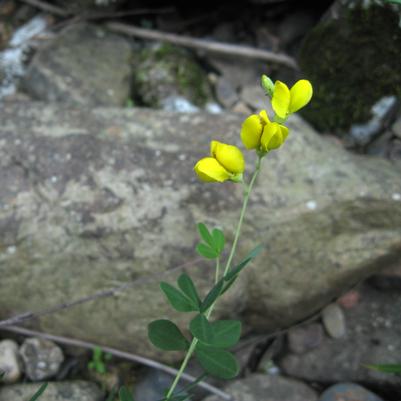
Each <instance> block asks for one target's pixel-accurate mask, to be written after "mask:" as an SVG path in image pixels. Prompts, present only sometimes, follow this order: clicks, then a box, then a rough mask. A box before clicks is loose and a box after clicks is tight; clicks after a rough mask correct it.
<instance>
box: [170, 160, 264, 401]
mask: <svg viewBox="0 0 401 401" xmlns="http://www.w3.org/2000/svg"><path fill="white" fill-rule="evenodd" d="M261 161H262V158H261V157H258V160H257V162H256V167H255V171H254V173H253V175H252V178H251V181H250V183H249V185H248V186H247V187H245V190H244V201H243V204H242V209H241V214H240V216H239V220H238V224H237V229H236V231H235V236H234V241H233V245H232V247H231V252H230V255H229V257H228V260H227V263H226V266H225V269H224V274H223V276H224V275H225V274H226V273H227V272H228V270H229V269H230V266H231V262H232V259H233V257H234V254H235V250H236V248H237V243H238V239H239V235H240V232H241V227H242V222H243V220H244V217H245V211H246V207H247V205H248V200H249V195H250V193H251V191H252V188H253V185H254V184H255V181H256V177H257V176H258V174H259V171H260V166H261ZM219 274H220V259H219V258H217V259H216V275H215V279H214V282H215V284H216V283H217V282H218V281H219ZM215 304H216V301H215V302H214V303H213V304H212V305H211V306H210V308H209V310H208V311H207V313H206V317H207V318H209V317H210V315H211V314H212V311H213V309H214V305H215ZM197 344H198V339H197V338H193V339H192V342H191V344H190V346H189V348H188V351H187V354H186V355H185V358H184V360H183V361H182V364H181V367H180V369H179V371H178V373H177V376H176V377H175V379H174V381H173V384H172V385H171V387H170V389H169V391H168V393H167V395H166V400H167V401H168V400H169V399H170V397H171V396H172V395H173V393H174V390H175V388H176V387H177V384H178V382H179V381H180V378H181V375H182V374H183V373H184V370H185V368H186V367H187V365H188V362H189V359H190V358H191V356H192V354H193V353H194V351H195V348H196V345H197Z"/></svg>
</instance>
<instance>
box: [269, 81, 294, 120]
mask: <svg viewBox="0 0 401 401" xmlns="http://www.w3.org/2000/svg"><path fill="white" fill-rule="evenodd" d="M289 106H290V90H289V89H288V86H287V85H286V84H285V83H284V82H281V81H276V83H275V84H274V92H273V98H272V107H273V110H274V112H275V113H276V114H277V115H278V116H279V117H280V118H286V117H287V113H288V107H289Z"/></svg>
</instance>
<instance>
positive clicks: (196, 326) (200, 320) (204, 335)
mask: <svg viewBox="0 0 401 401" xmlns="http://www.w3.org/2000/svg"><path fill="white" fill-rule="evenodd" d="M189 329H190V330H191V333H192V335H193V336H194V337H196V338H197V339H198V340H200V341H202V342H204V343H206V344H210V343H211V342H213V337H214V335H213V329H212V326H211V324H210V323H209V321H208V320H207V318H206V316H205V315H201V314H199V315H196V316H195V317H194V318H193V319H192V320H191V323H190V324H189Z"/></svg>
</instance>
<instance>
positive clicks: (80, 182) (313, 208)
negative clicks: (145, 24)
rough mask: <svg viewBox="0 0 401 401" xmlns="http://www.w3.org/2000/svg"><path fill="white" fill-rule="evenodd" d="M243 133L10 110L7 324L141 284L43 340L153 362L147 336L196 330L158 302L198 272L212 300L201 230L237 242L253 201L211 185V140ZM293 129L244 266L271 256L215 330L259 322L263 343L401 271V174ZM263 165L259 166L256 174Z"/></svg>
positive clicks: (223, 311) (264, 187) (195, 118)
mask: <svg viewBox="0 0 401 401" xmlns="http://www.w3.org/2000/svg"><path fill="white" fill-rule="evenodd" d="M242 120H243V118H242V117H239V116H237V115H228V114H227V115H208V114H202V113H200V114H191V115H185V114H172V113H171V114H170V113H166V112H156V111H151V110H145V109H138V110H128V109H125V110H118V109H106V108H101V109H93V110H90V109H85V108H80V109H77V108H68V107H62V106H58V105H56V106H50V105H45V104H40V103H39V104H33V103H31V104H30V103H25V104H23V103H20V104H8V105H5V106H3V108H2V109H1V110H0V121H2V125H1V128H0V163H1V170H0V172H1V175H0V184H1V185H0V201H1V205H2V209H1V219H0V227H1V230H0V235H1V237H0V238H1V243H2V248H1V249H0V251H1V253H0V276H1V281H0V294H1V300H2V302H1V316H2V317H8V316H10V315H13V314H14V313H17V312H25V311H26V310H38V309H42V308H44V307H48V306H52V305H55V304H57V303H59V302H65V301H69V300H74V299H77V298H79V297H81V296H84V295H85V296H86V295H88V294H92V293H94V292H96V291H99V290H104V289H106V288H109V287H112V286H114V285H118V284H125V283H127V282H131V281H135V280H137V281H136V283H137V284H136V286H135V287H134V288H133V289H132V290H128V291H125V292H124V293H121V296H115V297H112V298H107V299H101V300H97V301H95V302H90V303H86V304H84V305H80V306H76V307H74V308H71V309H69V310H66V311H63V312H60V313H57V314H54V315H52V316H50V317H46V318H41V319H40V321H39V325H40V328H41V329H43V330H46V331H48V332H52V333H55V334H56V333H61V334H63V335H71V336H74V337H80V338H83V339H87V340H93V341H96V342H98V343H101V344H108V345H113V346H117V347H120V348H125V349H131V350H136V351H137V352H141V353H144V354H147V355H153V356H155V351H154V349H153V348H152V347H151V346H150V345H149V343H148V341H147V340H146V326H147V324H148V323H149V322H150V321H151V320H153V319H155V318H161V317H166V316H171V317H174V318H175V319H177V321H178V323H179V324H181V325H182V324H184V323H186V322H187V321H188V319H189V317H188V316H186V315H185V316H184V317H177V314H175V313H173V312H171V309H170V308H169V307H168V305H166V302H165V299H164V298H163V296H162V294H161V292H160V289H159V287H158V281H159V280H160V279H162V278H163V279H164V280H169V281H171V280H173V279H174V278H175V277H176V276H177V275H178V271H174V272H170V273H169V274H167V275H166V276H162V275H161V272H166V271H167V270H168V269H170V268H171V267H173V266H177V265H181V264H182V263H184V262H187V265H186V269H187V270H188V271H189V272H191V273H193V274H194V275H195V277H196V281H197V283H198V284H199V286H200V287H201V291H202V292H204V291H206V286H208V285H210V282H211V280H212V277H211V276H212V275H213V270H212V266H210V264H204V263H200V262H198V261H196V259H197V257H196V254H195V252H194V246H195V244H196V242H197V241H198V236H197V233H196V231H195V224H196V222H199V221H206V222H208V223H210V224H215V225H222V226H223V227H224V228H225V232H226V236H227V241H228V242H230V241H231V240H232V233H233V231H234V228H235V224H236V221H237V219H238V215H239V207H240V204H241V201H242V188H241V186H240V185H235V184H232V183H227V184H224V185H216V184H204V183H199V182H198V180H197V179H196V177H195V175H194V173H193V165H194V163H195V162H196V160H197V159H198V158H199V157H202V156H204V155H205V154H207V152H208V148H209V140H210V139H212V138H216V139H220V140H223V141H227V142H234V143H237V144H238V145H239V144H240V141H239V129H240V125H241V123H242ZM289 125H290V128H291V135H290V138H289V140H288V141H287V143H286V145H285V146H284V147H283V148H282V149H280V151H278V152H276V153H272V154H271V155H270V156H269V157H268V158H267V159H266V160H265V161H264V166H263V171H262V173H261V176H260V178H259V182H258V185H257V186H256V189H255V191H254V192H253V194H252V196H251V200H250V205H249V211H248V214H247V218H246V219H245V225H244V230H243V236H242V238H241V240H240V243H239V255H238V257H237V258H236V259H237V260H238V259H239V258H240V257H241V256H243V255H244V254H245V253H246V252H247V251H249V250H250V249H251V248H252V247H254V246H255V245H256V244H257V243H262V244H263V246H264V251H263V253H262V254H261V255H260V256H259V257H258V258H257V260H255V263H254V264H253V266H252V267H251V268H250V269H249V270H248V272H247V274H245V275H244V280H242V281H241V282H239V283H238V284H237V285H236V287H234V289H233V291H231V292H228V293H227V295H225V297H224V298H223V300H222V301H223V302H222V304H220V305H221V306H220V308H218V310H216V314H215V316H216V317H218V316H222V315H224V316H235V315H238V314H240V313H241V312H242V311H244V310H245V309H246V312H247V313H246V317H247V320H248V323H250V324H251V325H252V326H253V327H255V328H258V329H261V330H268V329H269V330H273V329H275V328H279V327H285V326H287V325H289V324H292V323H294V322H296V321H298V320H301V319H303V318H305V317H306V316H308V315H310V314H311V313H314V312H315V311H316V310H317V309H319V308H321V307H322V306H324V305H325V304H326V303H327V302H328V301H329V300H330V299H332V298H333V297H335V296H337V295H338V294H339V292H341V291H342V290H344V288H345V287H348V286H351V285H352V284H354V283H355V282H356V281H358V280H361V279H362V278H364V277H366V276H368V275H369V274H370V273H372V272H373V271H376V270H378V269H379V268H384V267H386V266H388V265H390V264H391V263H392V262H394V261H396V260H400V258H401V250H400V244H401V202H400V196H399V193H400V192H401V187H400V181H401V174H400V171H399V170H396V169H395V168H394V165H393V164H391V163H390V162H388V161H385V160H380V159H374V158H367V157H358V156H354V155H352V154H350V153H347V152H346V151H344V150H343V149H342V148H341V147H339V146H337V145H335V144H333V143H331V142H329V141H327V140H326V139H324V138H321V137H319V136H318V135H317V134H316V132H315V131H314V130H313V129H311V128H310V126H309V125H307V124H306V123H304V122H303V121H302V120H301V119H300V118H298V117H296V116H294V117H292V118H291V119H290V120H289ZM216 133H219V134H218V135H216ZM253 156H254V155H253V154H251V153H250V152H248V153H247V157H248V167H249V168H251V164H252V163H253V161H252V162H251V160H253ZM189 261H192V263H188V262H189ZM146 280H147V281H146ZM27 283H29V285H28V284H27ZM181 315H182V314H181ZM157 355H159V354H157ZM160 355H162V356H163V357H164V358H167V357H168V356H169V355H170V354H168V353H162V354H160Z"/></svg>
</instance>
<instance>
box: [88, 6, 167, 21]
mask: <svg viewBox="0 0 401 401" xmlns="http://www.w3.org/2000/svg"><path fill="white" fill-rule="evenodd" d="M174 11H175V8H174V7H163V8H138V9H136V10H125V11H116V12H101V11H98V12H92V13H88V14H86V15H85V14H84V15H82V18H83V19H86V20H93V19H102V18H118V17H128V16H135V15H144V14H169V13H172V12H174Z"/></svg>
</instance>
